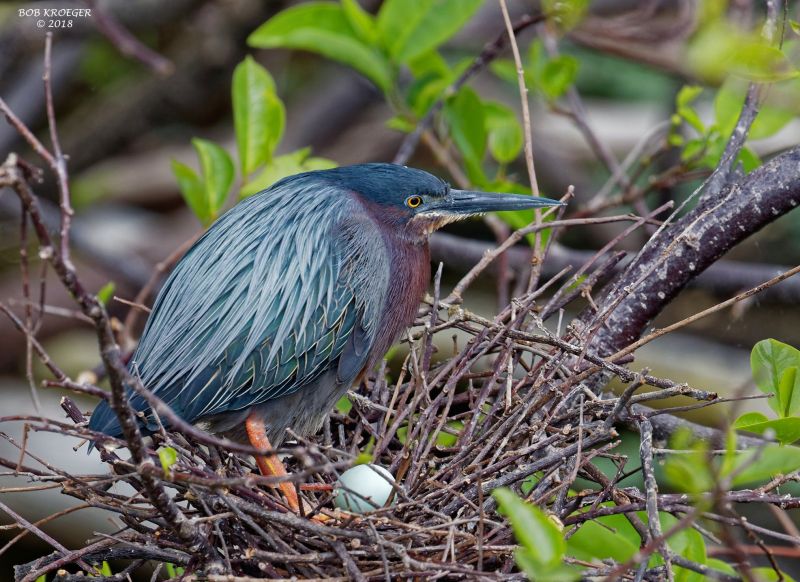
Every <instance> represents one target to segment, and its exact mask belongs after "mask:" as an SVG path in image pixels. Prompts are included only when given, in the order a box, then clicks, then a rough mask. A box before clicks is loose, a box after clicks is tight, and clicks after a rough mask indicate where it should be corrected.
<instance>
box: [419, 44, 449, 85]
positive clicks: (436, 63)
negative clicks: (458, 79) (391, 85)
mask: <svg viewBox="0 0 800 582" xmlns="http://www.w3.org/2000/svg"><path fill="white" fill-rule="evenodd" d="M408 68H409V69H411V73H412V74H413V75H414V77H417V78H418V77H423V76H426V75H430V76H432V77H438V78H440V79H444V78H446V77H448V76H452V73H453V71H452V70H451V69H450V65H448V64H447V61H445V60H444V58H442V55H440V54H439V51H435V50H433V51H428V52H426V53H422V54H420V55H419V56H416V57H414V58H413V59H411V60H410V61H408Z"/></svg>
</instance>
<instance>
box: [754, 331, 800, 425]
mask: <svg viewBox="0 0 800 582" xmlns="http://www.w3.org/2000/svg"><path fill="white" fill-rule="evenodd" d="M797 367H800V351H798V350H797V349H796V348H794V347H792V346H790V345H788V344H785V343H782V342H779V341H777V340H774V339H766V340H762V341H760V342H758V343H757V344H756V345H755V346H753V351H752V352H751V354H750V368H751V369H752V371H753V379H754V380H755V382H756V386H757V387H758V389H759V390H761V391H762V392H764V393H765V394H769V393H770V392H771V393H774V394H775V396H774V397H772V398H770V399H769V400H768V401H767V402H768V403H769V405H770V407H772V409H773V410H774V411H775V412H776V413H777V414H778V416H781V417H785V416H794V415H796V414H797V413H798V412H800V386H798V380H800V379H799V378H798V374H797V372H796V370H795V372H794V373H792V375H791V376H784V374H785V373H786V371H787V370H788V369H789V368H795V369H796V368H797Z"/></svg>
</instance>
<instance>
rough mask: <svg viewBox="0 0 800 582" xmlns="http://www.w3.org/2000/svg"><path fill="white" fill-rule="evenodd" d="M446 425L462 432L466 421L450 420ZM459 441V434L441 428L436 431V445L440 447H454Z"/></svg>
mask: <svg viewBox="0 0 800 582" xmlns="http://www.w3.org/2000/svg"><path fill="white" fill-rule="evenodd" d="M445 426H446V427H447V428H449V429H452V430H453V431H454V432H461V431H462V430H463V429H464V423H463V422H461V421H460V420H448V421H447V424H445ZM457 441H458V435H454V434H451V433H449V432H445V431H443V430H440V431H439V432H437V433H436V446H438V447H445V448H448V447H452V446H454V445H455V444H456V442H457Z"/></svg>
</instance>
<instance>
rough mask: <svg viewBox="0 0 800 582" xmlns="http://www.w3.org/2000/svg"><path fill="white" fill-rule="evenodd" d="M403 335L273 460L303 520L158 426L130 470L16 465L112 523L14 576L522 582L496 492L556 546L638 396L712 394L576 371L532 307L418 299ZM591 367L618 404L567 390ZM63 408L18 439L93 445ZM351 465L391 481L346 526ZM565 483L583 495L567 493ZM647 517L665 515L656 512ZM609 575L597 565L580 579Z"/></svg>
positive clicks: (571, 354) (238, 469) (594, 502)
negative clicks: (541, 521)
mask: <svg viewBox="0 0 800 582" xmlns="http://www.w3.org/2000/svg"><path fill="white" fill-rule="evenodd" d="M417 323H418V326H417V327H415V328H413V329H412V330H411V331H410V332H409V334H408V337H407V338H406V341H405V342H404V344H405V346H406V347H407V348H408V349H407V350H406V351H405V355H404V357H403V358H402V365H400V366H397V367H396V369H392V370H391V371H390V370H389V369H388V368H387V367H386V366H384V367H383V368H382V369H380V370H378V371H377V372H376V373H375V374H374V375H372V376H370V377H369V378H367V379H366V380H365V381H364V382H362V384H361V385H360V386H358V387H357V389H354V390H353V391H351V392H350V393H349V395H348V401H349V403H350V405H349V410H348V409H347V407H341V406H340V407H339V408H337V411H336V412H334V413H333V414H332V415H331V417H330V418H329V420H328V421H327V422H326V423H325V425H324V428H323V430H322V431H321V434H318V435H316V436H315V437H313V438H301V437H299V436H297V435H292V436H293V437H294V441H292V442H290V445H289V446H287V447H286V448H285V449H283V450H282V451H281V452H283V453H285V454H286V457H285V462H286V464H287V467H288V468H289V470H290V479H291V480H292V481H293V482H294V483H296V484H297V486H298V488H299V489H300V493H301V498H302V499H303V500H304V510H305V515H296V514H293V513H291V512H290V511H288V509H287V507H286V505H285V502H284V500H283V499H282V498H281V495H280V493H279V490H278V489H277V488H275V487H274V485H275V482H276V478H275V477H262V476H260V475H259V474H258V472H257V470H256V469H255V465H254V463H253V459H252V457H251V456H250V455H248V454H246V453H247V452H248V451H247V449H248V447H244V446H241V445H240V446H238V449H237V451H232V450H230V448H225V447H222V446H219V445H220V444H221V443H220V442H219V441H217V440H216V439H214V438H212V437H209V436H206V435H204V434H203V433H200V432H199V431H197V429H185V430H183V432H170V431H162V432H160V433H158V434H155V435H153V437H152V442H151V443H148V444H147V449H146V454H145V457H144V458H145V460H144V461H143V462H141V463H139V464H138V465H137V464H135V463H133V462H131V461H129V460H126V457H127V455H126V454H125V453H124V452H123V451H120V450H117V452H111V451H110V450H105V451H101V452H102V454H103V456H104V459H105V460H106V461H107V463H108V464H109V467H110V469H111V472H110V473H109V474H100V475H72V474H68V473H66V472H65V471H63V470H61V469H59V468H58V467H57V466H54V465H52V464H50V462H48V461H47V460H40V461H41V462H42V464H43V465H44V466H45V469H44V470H41V469H35V468H31V467H27V466H25V465H24V464H23V465H22V466H20V467H19V469H20V470H21V472H22V473H25V474H27V475H29V476H30V477H31V478H32V479H34V480H36V481H42V482H54V483H57V484H59V485H60V486H61V489H62V492H63V493H64V494H66V495H69V496H72V497H74V498H77V499H79V500H81V501H82V502H84V503H85V504H86V505H87V506H90V507H96V508H102V509H103V510H105V511H108V512H111V513H113V514H116V516H117V517H118V518H119V521H120V522H121V525H120V527H119V530H118V531H116V532H115V533H113V534H110V535H100V536H98V537H96V538H94V539H92V540H90V541H88V542H87V544H86V545H85V546H83V547H82V548H80V549H79V550H74V551H67V550H66V549H63V550H59V549H58V547H57V548H56V551H55V552H54V553H53V554H51V555H48V556H45V557H42V558H40V559H38V560H36V561H35V562H32V563H29V564H26V565H23V566H18V567H17V568H16V579H17V580H26V581H29V580H35V579H36V577H37V576H39V575H41V574H42V573H45V572H48V571H60V578H58V579H60V580H69V581H77V580H84V579H87V580H88V579H89V578H84V575H83V574H80V573H76V570H77V569H81V570H83V571H84V572H86V571H88V569H89V568H90V567H92V566H93V565H96V564H99V563H102V562H103V561H107V562H110V563H111V567H112V571H113V572H115V574H114V575H113V576H112V579H113V578H114V577H116V579H120V580H123V579H125V578H124V576H126V575H127V574H132V573H133V572H141V571H148V570H149V569H152V568H156V569H159V570H161V572H162V575H164V574H166V573H167V572H168V573H169V575H170V576H174V577H178V576H183V578H184V579H187V580H189V579H195V578H193V577H198V579H208V580H215V581H223V580H225V581H242V580H248V579H251V578H252V579H255V578H258V579H264V578H266V579H295V578H297V579H323V578H324V579H355V580H366V579H375V580H378V579H381V580H383V579H386V580H388V579H398V578H410V577H416V578H445V579H462V578H465V579H474V578H476V577H480V578H485V579H503V580H505V579H524V575H523V574H522V573H520V572H519V570H518V569H517V567H516V565H515V560H514V550H515V547H516V546H515V539H514V535H513V533H512V529H511V528H510V526H509V524H508V522H507V521H506V520H505V518H504V517H502V516H501V515H500V514H499V513H498V511H497V505H496V502H495V499H494V498H493V496H492V492H493V491H494V490H495V489H497V488H499V487H504V486H505V487H510V488H512V489H513V490H515V491H517V492H518V493H519V494H520V495H522V496H523V497H525V498H526V499H527V500H529V501H530V502H532V503H533V504H536V505H538V506H539V507H541V508H543V509H545V510H546V511H547V512H549V513H550V514H551V515H552V516H553V517H554V519H556V520H557V522H560V524H561V525H563V527H564V528H565V532H567V534H568V533H569V531H571V530H574V529H575V528H576V527H579V526H580V525H581V523H582V522H584V521H585V520H588V519H592V518H593V517H594V516H595V514H596V513H597V512H596V510H597V508H598V507H599V505H600V503H601V502H604V501H606V500H610V499H612V498H615V499H616V500H617V501H619V498H618V493H619V492H620V490H619V489H617V488H616V486H615V482H613V481H611V480H610V479H609V478H607V477H606V476H605V475H604V473H603V472H601V471H599V470H598V469H597V468H596V467H595V465H594V464H593V463H592V461H593V459H595V458H597V457H601V456H602V457H606V458H609V459H611V461H612V462H615V463H616V464H617V466H618V467H619V468H620V472H621V471H622V469H621V468H622V467H623V466H624V464H625V461H626V458H625V457H624V456H621V455H616V454H614V448H615V446H616V445H618V444H619V440H618V439H617V436H618V435H617V433H616V431H615V428H614V424H615V422H616V421H618V420H620V419H622V420H624V419H626V418H629V417H630V415H631V406H634V407H635V406H637V405H636V399H637V398H640V397H639V396H633V392H634V390H635V389H636V388H637V387H639V386H641V385H643V384H651V385H654V386H656V387H657V388H658V390H657V391H656V392H654V393H649V394H647V395H646V396H647V398H648V399H655V398H659V397H666V396H674V395H675V394H678V393H682V394H686V395H688V396H692V397H695V398H697V399H698V400H708V399H710V398H713V395H710V394H708V393H704V392H700V391H694V390H691V389H688V388H686V387H685V386H679V385H674V384H672V383H671V382H669V381H665V380H659V379H656V378H652V377H650V376H647V375H646V374H644V375H643V374H633V373H632V372H629V371H628V370H627V369H625V368H623V367H621V366H618V365H615V364H609V363H606V362H605V361H603V360H598V359H595V358H591V357H590V359H593V360H595V361H594V362H592V361H589V360H585V359H584V360H581V359H580V355H581V347H580V344H579V343H570V342H568V341H565V340H563V339H560V337H561V336H558V335H556V334H553V333H551V332H549V331H548V330H547V329H546V328H545V327H544V326H543V325H542V323H541V319H540V318H539V316H538V315H537V314H536V310H535V309H534V302H533V297H528V298H527V300H525V301H522V302H520V301H515V302H514V303H512V304H511V305H509V306H508V307H507V308H506V309H505V310H503V311H501V313H499V314H498V315H497V316H496V317H495V318H494V319H492V320H487V319H484V318H482V317H479V316H477V315H475V314H473V313H470V312H469V311H467V310H465V309H463V308H461V307H460V306H458V305H452V304H446V303H442V302H439V301H438V300H432V301H430V302H429V303H428V305H427V306H426V308H425V309H424V310H423V311H421V312H420V317H419V319H418V321H417ZM437 346H438V347H437ZM448 352H450V353H448ZM584 355H585V354H584ZM400 359H401V358H400V357H399V356H398V357H396V358H395V360H400ZM598 370H601V371H603V370H604V371H605V372H606V373H608V374H615V375H618V376H620V377H621V378H622V379H623V380H624V381H626V382H628V383H629V386H630V387H631V389H629V390H628V391H627V392H626V394H625V395H624V396H623V397H622V398H618V397H614V396H610V395H606V396H596V395H594V394H592V393H591V392H589V391H588V390H586V389H585V387H584V386H583V385H582V384H581V383H580V380H581V379H583V378H585V377H587V376H588V375H589V374H590V373H592V372H595V373H596V372H597V371H598ZM62 407H63V408H64V410H65V411H66V412H67V413H68V415H69V417H70V418H71V421H72V423H70V422H66V423H65V422H55V421H53V420H49V421H37V420H36V419H30V426H31V428H33V429H35V430H49V431H57V432H61V433H64V434H66V435H72V436H75V437H80V438H98V437H99V436H100V435H97V434H92V433H90V431H89V430H88V429H87V428H86V427H85V424H86V423H85V417H84V415H83V413H82V412H81V411H79V410H78V409H77V408H76V406H75V405H74V403H73V402H72V401H71V400H69V399H66V398H65V399H64V400H63V401H62ZM73 423H74V424H73ZM106 440H109V439H108V438H107V437H106ZM111 440H113V439H111ZM117 444H121V445H124V444H125V443H124V442H118V443H117ZM20 446H21V447H24V445H22V444H20ZM165 451H169V455H166V456H169V457H170V458H165ZM173 452H174V458H171V457H172V453H173ZM251 452H252V451H251ZM159 453H161V455H159ZM358 462H372V463H375V464H378V465H381V466H383V467H386V468H388V469H389V471H390V472H391V473H392V475H394V477H395V480H396V481H395V490H394V493H393V499H392V501H391V503H390V505H389V506H388V507H384V508H381V509H377V510H375V511H372V512H369V513H366V514H362V515H355V514H349V513H345V512H342V511H337V510H335V509H334V506H333V502H332V500H333V496H334V489H335V487H336V485H337V479H338V477H339V475H340V474H341V472H342V471H343V470H345V469H347V468H348V467H350V466H352V465H353V464H354V463H358ZM7 464H8V463H7ZM578 477H582V478H583V479H585V480H588V481H589V482H593V483H595V484H596V487H586V488H583V487H582V488H581V490H580V491H577V490H576V489H575V488H574V487H573V484H574V482H575V480H576V478H578ZM584 483H586V482H585V481H584ZM126 485H127V487H126ZM625 495H626V499H627V507H623V510H627V511H631V512H633V511H636V510H641V509H642V508H643V507H644V500H645V493H644V492H641V491H638V490H627V492H626V493H625ZM661 507H662V509H665V510H668V509H669V500H668V499H665V500H663V502H662V505H661ZM587 508H588V509H589V510H588V511H587V510H586V509H587ZM579 510H581V511H579ZM34 533H36V532H34ZM584 567H587V566H586V565H584ZM610 570H613V567H612V566H609V565H608V564H605V563H600V562H598V563H596V564H594V565H593V566H591V567H589V570H586V572H587V573H588V574H592V573H594V574H597V575H601V574H604V573H606V574H607V573H608V572H609V571H610ZM623 571H624V570H623ZM651 575H654V576H655V575H657V568H656V569H655V570H654V573H651ZM91 580H96V578H91Z"/></svg>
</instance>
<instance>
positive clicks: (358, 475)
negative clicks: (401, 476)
mask: <svg viewBox="0 0 800 582" xmlns="http://www.w3.org/2000/svg"><path fill="white" fill-rule="evenodd" d="M393 484H394V478H393V477H392V474H391V473H390V472H389V471H387V470H386V469H384V468H383V467H380V466H378V465H356V466H355V467H352V468H350V469H348V470H347V471H345V472H344V473H342V476H341V477H339V485H340V487H337V488H336V490H335V491H334V495H335V498H334V503H335V504H336V507H338V508H339V509H344V510H345V511H352V512H353V513H366V512H367V511H373V510H375V509H378V508H381V507H383V506H384V505H386V502H387V501H388V500H389V497H390V496H391V495H392V492H393V491H394V487H393Z"/></svg>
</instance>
